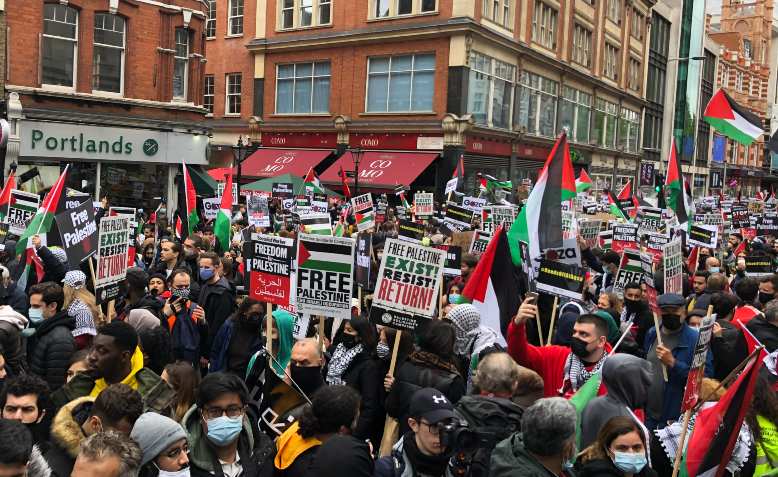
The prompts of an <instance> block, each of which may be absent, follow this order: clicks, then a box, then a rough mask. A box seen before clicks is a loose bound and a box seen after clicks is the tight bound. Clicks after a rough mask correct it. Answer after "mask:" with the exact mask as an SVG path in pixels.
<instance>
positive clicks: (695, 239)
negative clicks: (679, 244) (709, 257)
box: [686, 224, 719, 249]
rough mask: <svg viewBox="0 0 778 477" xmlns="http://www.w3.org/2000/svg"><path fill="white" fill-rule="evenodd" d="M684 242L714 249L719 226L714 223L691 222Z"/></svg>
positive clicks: (716, 244)
mask: <svg viewBox="0 0 778 477" xmlns="http://www.w3.org/2000/svg"><path fill="white" fill-rule="evenodd" d="M686 242H687V243H688V244H689V245H693V246H697V247H706V248H712V249H715V248H716V247H717V246H718V243H719V228H718V227H717V226H715V225H705V224H692V226H691V228H690V229H689V235H688V236H687V237H686Z"/></svg>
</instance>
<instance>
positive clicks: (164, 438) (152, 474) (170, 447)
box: [130, 412, 190, 477]
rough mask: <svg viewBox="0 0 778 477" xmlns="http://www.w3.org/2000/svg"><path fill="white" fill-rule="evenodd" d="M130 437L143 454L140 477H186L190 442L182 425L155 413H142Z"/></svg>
mask: <svg viewBox="0 0 778 477" xmlns="http://www.w3.org/2000/svg"><path fill="white" fill-rule="evenodd" d="M130 438H131V439H132V440H134V441H135V442H137V443H138V446H140V450H141V452H142V453H143V457H142V458H141V462H140V464H141V469H140V474H139V477H189V476H190V470H189V443H188V442H187V438H186V432H185V431H184V428H183V427H181V424H179V423H177V422H176V421H174V420H172V419H170V418H169V417H166V416H162V415H160V414H157V413H154V412H147V413H145V414H142V415H141V416H140V417H139V418H138V420H137V421H135V425H134V426H132V432H131V433H130Z"/></svg>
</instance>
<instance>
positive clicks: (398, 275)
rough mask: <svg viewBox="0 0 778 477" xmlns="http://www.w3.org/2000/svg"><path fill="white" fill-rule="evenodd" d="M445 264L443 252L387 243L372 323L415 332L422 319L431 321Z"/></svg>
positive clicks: (409, 244)
mask: <svg viewBox="0 0 778 477" xmlns="http://www.w3.org/2000/svg"><path fill="white" fill-rule="evenodd" d="M445 261H446V254H445V252H444V251H442V250H437V249H434V248H432V247H425V246H423V245H417V244H413V243H409V242H402V241H399V240H396V239H387V240H386V245H385V246H384V256H383V258H382V260H381V266H380V267H379V269H378V281H377V283H376V289H375V292H374V293H373V305H372V309H371V312H370V318H371V320H373V322H374V323H376V324H380V325H382V326H389V327H392V328H399V329H411V330H412V329H415V328H416V325H417V323H418V319H419V318H432V317H433V316H434V314H435V308H436V306H437V305H438V290H439V288H440V287H441V286H442V285H441V282H442V279H443V267H444V265H445Z"/></svg>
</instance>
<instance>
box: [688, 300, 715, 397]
mask: <svg viewBox="0 0 778 477" xmlns="http://www.w3.org/2000/svg"><path fill="white" fill-rule="evenodd" d="M715 321H716V315H711V316H710V317H707V316H706V317H705V318H703V319H702V324H701V325H700V333H699V335H698V336H697V345H696V346H695V347H694V357H693V358H692V362H691V365H689V374H688V376H687V377H686V389H685V390H684V393H683V400H682V401H681V412H686V411H688V410H690V409H692V408H693V407H694V406H695V404H697V401H698V400H699V399H700V387H701V386H702V378H703V377H704V376H703V372H704V371H705V358H706V357H707V354H708V346H709V345H710V339H711V335H712V334H713V323H714V322H715Z"/></svg>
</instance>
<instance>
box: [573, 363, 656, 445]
mask: <svg viewBox="0 0 778 477" xmlns="http://www.w3.org/2000/svg"><path fill="white" fill-rule="evenodd" d="M651 379H652V374H651V363H649V362H648V361H646V360H645V359H642V358H638V357H636V356H632V355H629V354H623V353H617V354H614V355H613V356H611V357H610V358H608V360H607V361H605V364H604V365H603V367H602V382H603V384H605V387H606V388H607V389H608V394H606V395H604V396H599V397H596V398H594V399H592V400H591V401H589V404H588V405H587V406H586V408H584V410H583V413H582V414H581V442H580V444H581V447H588V446H589V445H590V444H591V443H592V442H594V441H595V440H596V439H597V434H598V433H599V432H600V429H601V428H602V426H603V425H605V423H606V422H608V420H609V419H610V418H612V417H616V416H627V417H630V416H631V415H632V412H631V411H635V412H640V413H641V414H642V410H643V409H644V408H645V406H646V396H647V394H648V388H649V386H651ZM639 410H640V411H639Z"/></svg>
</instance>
